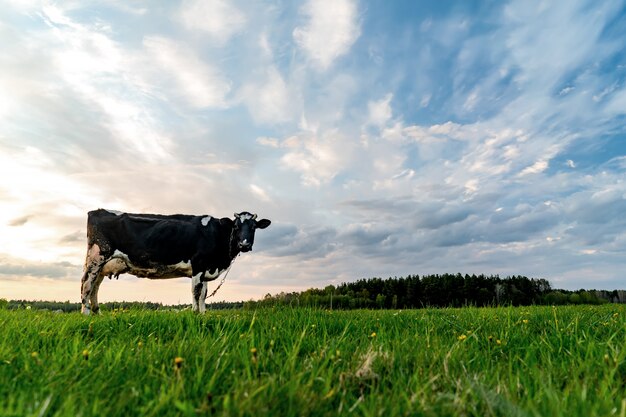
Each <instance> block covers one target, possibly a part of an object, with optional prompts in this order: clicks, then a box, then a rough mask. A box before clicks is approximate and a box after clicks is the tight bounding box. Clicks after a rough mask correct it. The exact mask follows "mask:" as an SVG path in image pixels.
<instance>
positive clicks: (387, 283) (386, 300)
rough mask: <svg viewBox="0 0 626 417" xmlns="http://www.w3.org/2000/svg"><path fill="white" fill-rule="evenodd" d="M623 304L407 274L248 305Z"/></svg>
mask: <svg viewBox="0 0 626 417" xmlns="http://www.w3.org/2000/svg"><path fill="white" fill-rule="evenodd" d="M608 302H613V303H626V291H623V290H614V291H597V290H584V289H580V290H578V291H568V290H562V289H558V290H557V289H552V287H551V285H550V283H549V282H548V281H547V280H545V279H535V278H528V277H525V276H521V275H514V276H509V277H506V278H500V276H498V275H490V276H486V275H482V274H481V275H474V274H473V275H468V274H465V275H461V274H460V273H457V274H442V275H439V274H436V275H424V276H422V277H420V276H419V275H409V276H407V277H401V278H398V277H393V278H388V279H382V278H367V279H359V280H357V281H354V282H347V283H342V284H340V285H338V286H334V285H328V286H326V287H325V288H323V289H319V288H310V289H308V290H306V291H302V292H291V293H285V292H281V293H279V294H276V295H271V294H267V295H266V296H265V298H263V299H262V300H258V301H250V302H247V303H246V305H247V306H253V305H300V306H317V307H322V308H331V309H332V308H334V309H354V308H380V309H407V308H422V307H462V306H478V307H484V306H498V305H512V306H525V305H532V304H547V305H563V304H603V303H608Z"/></svg>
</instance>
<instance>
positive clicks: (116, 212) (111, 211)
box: [105, 209, 124, 216]
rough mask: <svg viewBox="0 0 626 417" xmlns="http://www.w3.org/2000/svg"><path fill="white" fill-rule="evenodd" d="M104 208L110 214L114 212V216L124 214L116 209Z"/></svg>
mask: <svg viewBox="0 0 626 417" xmlns="http://www.w3.org/2000/svg"><path fill="white" fill-rule="evenodd" d="M105 210H106V211H108V212H109V213H111V214H115V215H116V216H121V215H122V214H124V213H122V212H121V211H117V210H107V209H105Z"/></svg>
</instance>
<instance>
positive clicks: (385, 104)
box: [367, 93, 393, 126]
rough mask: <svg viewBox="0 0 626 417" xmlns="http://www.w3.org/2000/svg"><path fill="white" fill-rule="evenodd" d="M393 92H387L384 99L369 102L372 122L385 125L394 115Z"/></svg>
mask: <svg viewBox="0 0 626 417" xmlns="http://www.w3.org/2000/svg"><path fill="white" fill-rule="evenodd" d="M392 98H393V94H391V93H389V94H387V95H386V96H385V97H384V98H383V99H381V100H378V101H370V102H368V103H367V108H368V110H369V120H370V123H371V124H373V125H376V126H384V125H386V124H387V122H388V121H389V120H390V119H391V117H392V110H391V99H392Z"/></svg>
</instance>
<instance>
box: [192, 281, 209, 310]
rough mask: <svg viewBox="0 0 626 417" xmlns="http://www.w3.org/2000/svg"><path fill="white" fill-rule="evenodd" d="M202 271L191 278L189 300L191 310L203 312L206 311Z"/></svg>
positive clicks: (204, 284) (205, 287)
mask: <svg viewBox="0 0 626 417" xmlns="http://www.w3.org/2000/svg"><path fill="white" fill-rule="evenodd" d="M203 277H204V272H200V273H198V274H196V275H194V276H193V277H192V278H191V302H192V305H193V311H196V312H199V313H204V312H205V311H206V302H205V300H206V292H207V283H206V282H203V281H202V278H203Z"/></svg>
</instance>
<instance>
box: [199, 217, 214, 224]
mask: <svg viewBox="0 0 626 417" xmlns="http://www.w3.org/2000/svg"><path fill="white" fill-rule="evenodd" d="M211 219H212V217H211V216H206V217H203V218H202V220H200V222H201V223H202V226H206V225H207V224H209V222H210V221H211Z"/></svg>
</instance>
